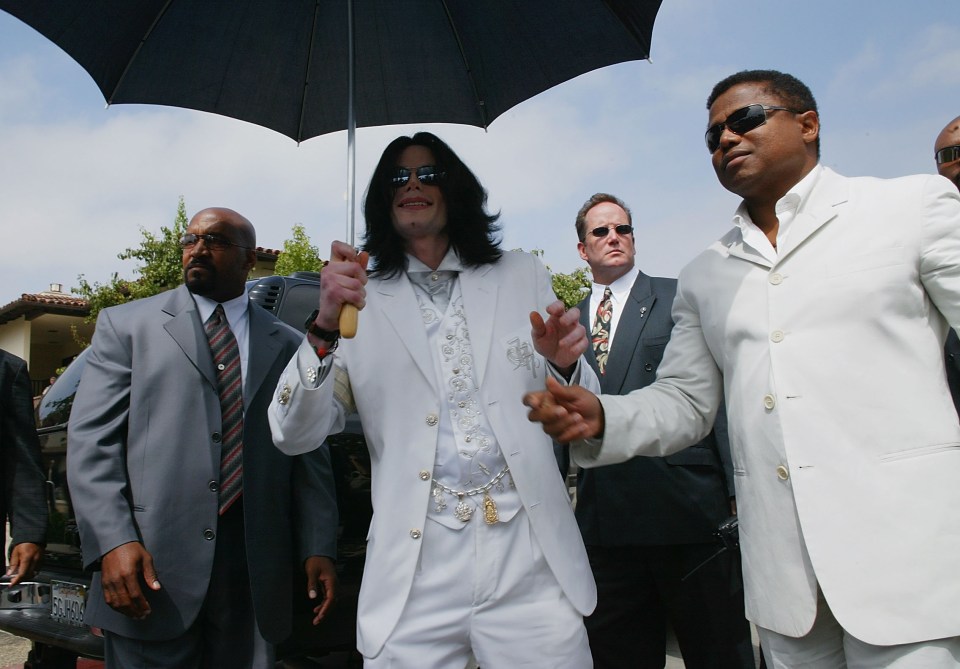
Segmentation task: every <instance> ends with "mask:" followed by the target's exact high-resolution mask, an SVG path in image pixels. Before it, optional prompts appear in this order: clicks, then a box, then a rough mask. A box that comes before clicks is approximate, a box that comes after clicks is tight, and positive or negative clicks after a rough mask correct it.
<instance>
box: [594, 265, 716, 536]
mask: <svg viewBox="0 0 960 669" xmlns="http://www.w3.org/2000/svg"><path fill="white" fill-rule="evenodd" d="M676 287H677V282H676V280H675V279H662V278H651V277H649V276H647V275H645V274H644V273H642V272H641V273H640V274H639V276H638V277H637V279H636V281H635V282H634V284H633V289H632V290H631V291H630V297H629V300H628V303H627V306H626V307H625V308H624V311H623V314H622V315H621V316H620V320H619V321H618V323H617V332H616V337H615V338H614V340H613V346H612V348H611V349H610V357H609V358H608V359H607V367H606V374H604V375H602V376H600V388H601V390H602V391H603V393H605V394H608V395H625V394H627V393H629V392H630V391H632V390H636V389H638V388H643V387H644V386H647V385H649V384H651V383H653V381H654V379H655V378H656V375H657V367H658V366H659V364H660V359H661V358H662V357H663V351H664V349H665V348H666V346H667V342H668V341H669V340H670V331H671V330H672V329H673V320H672V318H671V317H670V309H671V306H672V305H673V297H674V295H675V294H676ZM580 320H581V322H582V323H583V324H584V325H585V326H586V328H587V332H589V331H590V328H591V326H592V323H591V321H592V320H593V314H591V313H590V297H589V296H587V297H586V298H585V299H584V301H583V302H581V303H580ZM585 357H586V359H587V361H588V362H589V363H590V364H591V365H592V366H593V367H594V369H597V367H596V365H597V360H596V357H595V356H594V354H593V348H592V347H588V350H587V353H586V356H585ZM598 374H599V372H598ZM733 495H734V491H733V465H732V462H731V460H730V447H729V444H728V442H727V438H726V419H725V416H724V415H723V414H722V412H721V415H720V416H718V420H717V423H716V425H715V427H714V432H712V433H711V434H710V435H708V436H707V438H706V439H704V440H703V441H701V442H700V443H698V444H695V445H694V446H691V447H690V448H687V449H684V450H683V451H680V452H679V453H676V454H674V455H670V456H668V457H665V458H648V457H636V458H633V459H632V460H629V461H627V462H624V463H622V464H618V465H609V466H605V467H597V468H595V469H583V470H581V471H580V472H579V474H578V480H577V508H576V516H577V521H578V522H579V524H580V530H581V532H582V534H583V541H584V543H585V544H586V545H588V546H624V545H669V544H689V543H706V542H710V541H712V540H713V539H712V535H713V532H714V531H715V530H716V528H717V525H719V524H720V522H722V521H723V520H724V519H725V518H727V517H728V516H729V515H730V504H729V498H730V497H732V496H733Z"/></svg>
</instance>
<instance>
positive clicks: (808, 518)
mask: <svg viewBox="0 0 960 669" xmlns="http://www.w3.org/2000/svg"><path fill="white" fill-rule="evenodd" d="M707 106H708V109H709V121H708V124H707V127H708V130H707V134H706V139H707V145H708V148H709V150H710V153H711V156H712V160H713V166H714V170H715V171H716V173H717V177H718V179H719V180H720V183H721V184H723V186H724V187H725V188H727V189H728V190H730V191H732V192H734V193H736V194H738V195H740V196H741V197H742V198H743V202H742V204H741V205H740V208H739V209H738V210H737V213H736V215H735V217H734V227H733V229H732V230H731V231H730V232H728V233H727V234H726V235H725V236H723V237H722V238H721V239H720V240H719V241H717V242H715V243H714V244H713V245H712V246H711V247H710V248H709V249H707V250H706V251H705V252H704V253H702V254H701V255H700V256H699V257H697V258H696V259H695V260H694V261H693V262H692V263H691V264H690V265H688V266H687V267H686V268H685V269H684V270H683V272H682V273H681V275H680V279H679V285H678V289H677V298H676V301H675V303H674V310H673V311H674V319H675V320H676V327H675V328H674V330H673V336H672V338H671V340H670V343H669V344H668V346H667V350H666V352H665V354H664V359H663V362H662V364H661V366H660V370H659V374H658V378H657V381H656V382H655V383H654V384H652V385H650V386H648V387H647V388H644V389H642V390H638V391H636V392H635V393H632V394H631V395H628V396H625V397H608V396H603V397H602V398H601V399H600V400H599V401H598V399H597V398H596V397H593V396H591V395H589V394H588V393H577V392H575V390H574V389H566V388H561V387H559V386H556V385H551V384H549V383H548V390H549V392H545V393H539V394H534V395H530V396H528V397H527V398H526V399H525V401H526V402H527V403H528V404H529V405H530V406H531V407H532V411H531V418H532V419H535V420H541V421H543V422H544V428H545V429H546V430H547V431H548V432H549V433H550V434H552V435H554V436H555V437H556V438H558V439H561V440H579V441H577V443H576V444H575V445H574V446H573V447H572V449H571V451H572V455H573V457H574V459H575V460H576V461H577V462H578V463H579V464H581V465H583V466H596V465H600V464H607V463H611V462H618V461H622V460H624V459H625V458H627V457H630V456H633V455H638V454H645V455H664V454H666V453H670V452H673V451H676V450H678V449H680V448H682V447H684V446H686V445H687V444H689V443H692V442H694V441H696V440H697V439H699V438H700V437H701V436H702V435H703V434H705V433H706V432H707V430H708V429H709V427H710V424H711V422H712V419H713V415H714V413H715V412H716V410H717V406H718V404H719V402H720V397H721V393H722V392H723V393H725V397H726V406H727V414H728V418H729V435H730V444H731V449H732V453H733V460H734V473H735V476H736V487H737V501H738V511H739V516H740V539H741V546H742V553H743V560H744V566H743V568H744V577H745V586H746V606H747V615H748V617H749V618H750V619H751V620H752V621H753V622H754V623H755V624H756V625H757V627H758V629H759V633H760V640H761V642H762V646H763V650H764V653H765V654H766V659H767V663H768V666H770V667H783V668H787V667H789V668H793V667H801V666H802V667H816V668H819V667H844V666H850V667H921V666H922V667H956V666H957V658H958V657H960V638H958V635H960V617H958V616H957V611H958V610H960V579H958V578H957V576H956V560H957V555H960V486H958V485H957V476H958V474H960V423H958V421H957V415H956V411H955V410H954V408H953V403H952V402H951V399H950V394H949V392H948V390H947V382H946V379H945V375H944V365H943V342H944V338H945V337H946V334H947V329H948V327H949V326H950V325H952V326H954V327H956V326H957V325H960V194H958V192H957V190H956V189H955V188H954V187H953V186H952V185H951V184H950V183H949V182H947V181H946V180H945V179H943V178H942V177H939V176H913V177H906V178H902V179H893V180H879V179H868V178H857V179H849V178H845V177H841V176H839V175H837V174H836V173H834V172H832V171H831V170H829V169H827V168H824V167H822V166H820V165H819V164H818V158H819V150H818V145H819V130H820V124H819V118H818V114H817V111H816V104H815V102H814V100H813V96H812V95H811V94H810V92H809V90H808V89H807V87H806V86H804V85H803V84H802V83H801V82H799V81H798V80H797V79H795V78H794V77H792V76H789V75H785V74H782V73H780V72H774V71H766V70H760V71H748V72H741V73H738V74H735V75H733V76H731V77H728V78H727V79H725V80H723V81H721V82H720V83H719V84H717V86H716V87H715V88H714V91H713V93H712V94H711V96H710V98H709V101H708V105H707Z"/></svg>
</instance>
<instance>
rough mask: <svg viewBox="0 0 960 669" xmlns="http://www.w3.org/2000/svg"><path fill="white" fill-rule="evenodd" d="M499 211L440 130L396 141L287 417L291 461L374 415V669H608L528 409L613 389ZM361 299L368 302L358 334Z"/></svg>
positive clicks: (341, 262)
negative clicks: (571, 385) (584, 388)
mask: <svg viewBox="0 0 960 669" xmlns="http://www.w3.org/2000/svg"><path fill="white" fill-rule="evenodd" d="M485 203H486V192H485V191H484V190H483V187H482V186H481V185H480V183H479V181H478V180H477V178H476V177H475V176H474V175H473V173H472V172H471V171H470V170H469V169H468V168H467V166H466V165H464V164H463V162H462V161H461V160H460V159H459V158H458V157H457V156H456V154H454V152H453V151H452V150H451V149H450V148H449V147H448V146H447V145H446V144H444V143H443V142H442V141H441V140H440V139H438V138H437V137H435V136H434V135H432V134H430V133H418V134H417V135H415V136H413V137H399V138H397V139H396V140H394V141H393V142H392V143H391V144H390V145H389V146H388V147H387V148H386V150H385V151H384V153H383V156H382V157H381V159H380V162H379V164H378V165H377V167H376V169H375V171H374V173H373V178H372V180H371V182H370V186H369V188H368V190H367V196H366V202H365V207H364V212H365V215H366V220H367V233H366V239H365V249H366V250H365V251H364V252H363V253H360V254H357V253H356V252H355V251H354V250H353V249H352V248H351V247H349V246H347V245H346V244H342V243H339V242H335V243H334V244H333V246H332V248H331V262H330V263H329V264H328V265H327V266H326V267H324V269H323V272H322V273H321V291H320V306H319V309H318V310H317V312H316V313H314V314H313V315H311V317H310V319H309V322H308V323H309V326H310V329H309V331H308V336H307V338H306V340H304V342H303V343H302V345H301V347H300V351H299V352H298V354H297V355H296V357H294V359H293V360H291V362H290V365H289V366H288V367H287V370H286V371H285V372H284V375H283V376H282V378H281V380H280V383H279V385H278V389H277V395H276V397H275V398H274V401H273V403H272V404H271V407H270V413H269V416H270V426H271V428H272V430H273V437H274V442H275V443H276V445H277V446H278V447H279V448H280V449H281V450H282V451H284V452H286V453H291V454H295V453H304V452H308V451H310V450H311V449H314V448H317V447H318V446H319V445H320V444H321V443H323V440H324V438H325V437H326V436H327V434H330V433H332V432H336V431H338V430H340V429H342V428H343V425H344V420H345V418H346V416H347V415H348V414H350V413H351V412H352V411H354V410H356V411H357V412H359V415H360V419H361V422H362V423H363V429H364V434H365V436H366V439H367V446H368V448H369V449H370V456H371V461H372V468H373V471H372V494H373V509H374V513H373V519H372V522H371V527H370V534H369V541H368V545H367V559H366V567H365V569H364V575H363V584H362V587H361V591H360V602H359V612H358V620H357V629H358V633H357V640H358V646H359V649H360V652H361V653H362V654H363V656H364V666H365V667H367V668H368V669H369V668H371V667H372V668H374V669H378V668H380V667H392V668H394V669H397V668H403V667H409V668H411V669H414V668H416V669H420V668H421V667H463V666H464V665H465V664H466V663H467V661H468V658H469V657H470V652H471V650H472V651H473V652H474V653H475V655H476V658H477V660H479V662H480V665H481V666H482V667H484V669H515V668H517V667H558V668H567V669H583V668H585V667H590V666H591V660H590V652H589V649H588V645H587V636H586V632H585V630H584V626H583V619H582V616H583V615H585V614H588V613H589V612H590V611H591V610H593V607H594V605H595V603H596V588H595V587H594V582H593V578H592V577H591V575H590V567H589V564H588V563H587V558H586V554H585V552H584V548H583V543H582V541H581V539H580V533H579V531H578V529H577V525H576V522H575V521H574V517H573V513H572V511H571V509H570V504H569V499H568V497H567V491H566V488H565V486H564V484H563V480H562V478H561V477H560V474H559V472H558V471H557V466H556V462H555V460H554V458H553V455H552V450H551V448H550V440H549V439H547V438H546V436H545V435H544V434H543V433H542V431H540V430H539V429H538V428H537V427H536V426H535V425H532V424H531V423H529V422H528V421H527V420H526V412H525V409H524V407H523V405H522V403H521V399H522V398H523V395H524V394H525V393H527V392H529V391H532V390H536V389H541V388H543V383H544V378H545V376H553V377H555V378H563V379H569V380H570V382H582V383H587V384H589V386H590V387H591V388H592V389H598V388H599V386H598V384H597V380H596V375H595V374H594V373H593V372H592V370H590V369H589V367H588V366H586V365H585V364H584V363H583V362H582V358H581V354H582V353H583V352H584V350H586V347H587V339H586V331H585V330H584V328H583V326H582V325H580V323H579V322H578V312H577V310H576V309H572V310H570V311H568V312H565V311H564V309H563V304H562V303H561V302H560V301H559V300H556V297H555V296H554V295H553V291H552V289H551V283H550V277H549V275H548V274H547V272H546V270H545V269H544V267H543V265H541V264H540V262H539V261H538V260H537V259H536V258H534V257H533V256H531V255H528V254H525V253H510V252H507V253H505V252H503V251H501V250H500V249H499V248H498V242H497V239H496V236H495V233H496V229H497V228H496V226H495V225H494V222H495V221H496V219H497V216H495V215H490V214H487V213H486V210H485ZM367 252H369V254H370V255H369V257H370V258H372V260H373V271H372V278H371V279H370V281H369V285H368V286H367V287H366V288H365V287H364V285H365V284H366V283H367V277H366V274H365V272H364V267H365V265H366V261H367V257H368V256H367ZM344 304H352V305H355V306H357V307H359V308H363V311H362V312H361V313H360V322H359V332H358V333H357V335H356V337H355V338H354V339H349V340H344V341H339V332H338V325H337V324H338V320H337V318H338V314H339V312H340V310H341V306H342V305H344ZM531 312H533V313H531ZM541 312H546V314H547V315H548V316H547V320H546V321H544V320H543V317H542V316H541ZM531 330H532V332H531ZM338 344H339V348H337V346H338ZM334 349H336V352H335V353H334Z"/></svg>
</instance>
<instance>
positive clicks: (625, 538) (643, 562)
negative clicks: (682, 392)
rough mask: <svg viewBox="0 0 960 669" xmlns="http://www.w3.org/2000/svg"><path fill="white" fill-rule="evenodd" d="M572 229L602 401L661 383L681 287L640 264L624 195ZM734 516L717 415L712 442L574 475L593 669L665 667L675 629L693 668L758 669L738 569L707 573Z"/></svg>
mask: <svg viewBox="0 0 960 669" xmlns="http://www.w3.org/2000/svg"><path fill="white" fill-rule="evenodd" d="M576 225H577V236H578V237H579V239H580V242H579V244H578V245H577V247H578V249H579V251H580V257H581V258H583V259H584V260H585V261H586V262H587V263H588V264H589V265H590V270H591V273H592V274H593V281H594V287H593V291H592V294H591V295H589V296H587V297H586V298H585V299H584V300H583V302H581V304H580V305H579V306H580V314H581V321H582V322H583V324H584V326H585V327H586V328H587V330H588V331H590V333H591V340H592V346H591V347H590V348H589V349H588V351H587V354H586V358H587V361H588V362H589V363H590V364H591V365H592V366H593V367H594V369H595V370H596V371H597V373H598V375H599V377H600V387H601V388H602V390H603V392H604V393H606V394H626V393H629V392H630V391H632V390H635V389H637V388H642V387H644V386H646V385H649V384H650V383H652V382H653V381H654V379H655V378H656V372H657V366H658V365H659V364H660V359H661V357H662V356H663V351H664V349H665V348H666V345H667V342H668V341H669V339H670V331H671V330H672V328H673V320H672V319H671V317H670V308H671V305H672V304H673V297H674V293H675V292H676V283H677V282H676V280H674V279H662V278H657V277H649V276H647V275H645V274H644V273H643V272H640V271H639V270H638V269H637V268H636V267H635V264H634V256H635V254H636V249H635V247H634V233H633V227H632V217H631V214H630V210H629V209H628V208H627V206H626V205H625V204H624V203H623V202H622V201H620V200H619V199H618V198H616V197H614V196H612V195H608V194H606V193H597V194H595V195H594V196H592V197H591V198H590V199H589V200H587V202H586V203H585V204H584V205H583V207H582V208H581V209H580V212H579V213H578V214H577V223H576ZM734 510H735V497H734V486H733V468H732V464H731V462H730V456H729V445H728V444H727V439H726V430H725V421H724V420H722V415H721V420H719V421H718V424H717V425H716V427H715V430H714V433H712V434H710V435H709V436H708V437H707V438H706V439H704V440H703V441H701V442H700V443H698V444H696V445H694V446H691V447H690V448H688V449H686V450H683V451H681V452H679V453H676V454H675V455H671V456H668V457H666V458H634V459H632V460H630V461H628V462H625V463H623V464H618V465H611V466H607V467H599V468H596V469H585V470H581V471H580V472H579V474H578V478H577V508H576V516H577V521H578V522H579V524H580V531H581V532H582V534H583V540H584V543H585V544H586V547H587V552H588V554H589V556H590V565H591V568H592V569H593V574H594V577H595V578H596V581H597V591H598V595H597V598H598V601H597V608H596V610H595V611H594V613H593V614H592V615H591V616H589V617H588V618H587V619H586V624H587V632H588V634H589V637H590V648H591V651H592V653H593V658H594V666H595V667H597V669H603V668H610V669H614V668H622V667H636V668H639V669H645V668H648V667H649V668H651V669H653V668H656V669H662V667H663V665H664V660H665V650H666V649H665V639H666V628H667V624H668V623H669V625H671V626H672V627H673V629H674V631H675V633H676V636H677V641H678V643H679V645H680V651H681V653H682V655H683V660H684V663H685V664H686V666H687V667H688V668H690V669H696V668H698V667H718V668H724V669H727V668H731V667H753V666H754V664H753V654H752V650H751V645H750V628H749V624H748V623H747V621H746V619H745V617H744V610H743V592H742V583H741V578H740V573H739V567H740V565H739V561H738V560H737V559H736V556H735V555H734V554H731V553H729V552H725V553H723V554H721V555H718V556H716V557H715V558H713V559H710V560H709V561H707V562H706V563H705V564H702V565H701V563H703V562H704V561H705V560H707V559H708V558H710V556H711V555H713V554H714V553H715V552H716V551H717V548H718V544H717V543H716V540H715V538H714V536H713V534H714V532H715V531H716V529H717V527H718V525H720V523H721V522H723V521H724V520H725V519H726V518H727V517H728V516H729V515H730V514H731V512H732V511H734ZM698 566H699V567H698ZM694 570H695V571H694ZM690 572H693V573H692V574H690V575H689V577H687V574H689V573H690Z"/></svg>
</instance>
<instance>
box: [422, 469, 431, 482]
mask: <svg viewBox="0 0 960 669" xmlns="http://www.w3.org/2000/svg"><path fill="white" fill-rule="evenodd" d="M420 480H421V481H429V480H430V472H428V471H427V470H426V469H421V470H420Z"/></svg>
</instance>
